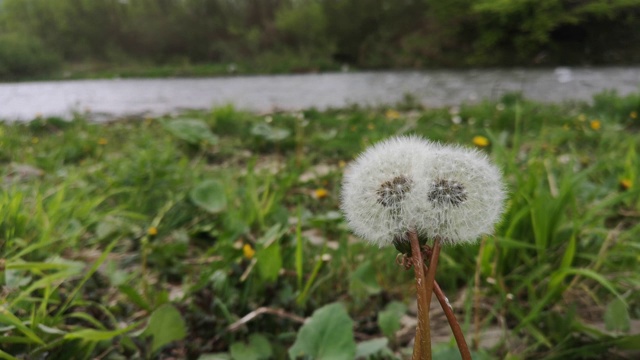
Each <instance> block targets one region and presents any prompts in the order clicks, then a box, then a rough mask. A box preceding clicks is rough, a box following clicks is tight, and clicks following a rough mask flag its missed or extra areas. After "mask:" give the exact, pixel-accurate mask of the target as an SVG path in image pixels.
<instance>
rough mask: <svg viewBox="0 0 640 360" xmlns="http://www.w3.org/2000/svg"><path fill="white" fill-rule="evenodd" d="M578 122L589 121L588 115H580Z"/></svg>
mask: <svg viewBox="0 0 640 360" xmlns="http://www.w3.org/2000/svg"><path fill="white" fill-rule="evenodd" d="M578 120H580V121H587V115H585V114H580V115H578Z"/></svg>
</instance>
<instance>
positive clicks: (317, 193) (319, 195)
mask: <svg viewBox="0 0 640 360" xmlns="http://www.w3.org/2000/svg"><path fill="white" fill-rule="evenodd" d="M313 196H314V197H315V198H316V199H324V198H326V197H327V196H329V192H328V191H327V189H324V188H319V189H316V190H314V191H313Z"/></svg>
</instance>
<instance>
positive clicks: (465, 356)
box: [424, 265, 471, 360]
mask: <svg viewBox="0 0 640 360" xmlns="http://www.w3.org/2000/svg"><path fill="white" fill-rule="evenodd" d="M424 268H425V271H429V268H428V267H427V265H424ZM433 293H434V294H436V298H437V299H438V302H439V303H440V306H442V311H444V314H445V316H446V317H447V320H448V321H449V326H451V331H452V332H453V337H454V338H455V339H456V344H458V349H459V350H460V356H462V360H471V352H470V351H469V346H468V345H467V341H466V340H465V339H464V334H463V333H462V329H461V328H460V323H458V319H456V315H455V314H454V313H453V309H452V308H451V305H450V304H449V301H448V300H447V297H446V295H445V294H444V292H443V291H442V289H441V288H440V285H438V282H437V281H434V282H433Z"/></svg>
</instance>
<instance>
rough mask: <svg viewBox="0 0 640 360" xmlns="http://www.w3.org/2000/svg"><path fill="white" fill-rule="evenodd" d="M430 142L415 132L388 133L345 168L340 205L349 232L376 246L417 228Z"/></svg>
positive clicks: (388, 243)
mask: <svg viewBox="0 0 640 360" xmlns="http://www.w3.org/2000/svg"><path fill="white" fill-rule="evenodd" d="M431 146H432V144H431V143H430V142H428V141H426V140H424V139H422V138H419V137H397V138H392V139H389V140H386V141H383V142H380V143H377V144H375V145H374V146H372V147H370V148H368V149H367V150H366V151H365V152H364V153H362V154H361V155H360V156H359V157H358V158H357V159H356V160H355V161H354V162H353V163H352V164H350V165H349V167H348V168H347V169H346V174H345V176H344V180H343V184H342V203H341V208H342V211H343V212H344V214H345V216H346V218H347V221H348V223H349V226H350V227H351V228H352V229H353V231H354V232H355V233H356V234H358V235H360V236H361V237H363V238H364V239H366V240H368V241H369V242H371V243H373V244H376V245H378V246H384V245H390V244H391V243H392V242H393V240H394V239H395V238H398V237H400V238H403V237H404V234H405V233H406V232H407V231H408V230H409V229H411V228H418V227H419V225H418V224H416V221H417V220H418V219H420V218H421V217H420V216H419V215H420V214H419V213H418V212H417V211H416V210H417V206H416V205H417V204H418V203H419V202H420V201H421V199H420V197H419V196H417V195H416V194H417V193H416V191H415V190H416V188H417V186H418V184H419V183H420V182H421V181H422V179H420V176H421V174H423V173H424V171H423V170H422V169H421V167H423V166H424V165H425V164H426V160H427V156H428V154H429V153H430V150H431Z"/></svg>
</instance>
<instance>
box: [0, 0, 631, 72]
mask: <svg viewBox="0 0 640 360" xmlns="http://www.w3.org/2000/svg"><path fill="white" fill-rule="evenodd" d="M639 12H640V1H639V0H624V1H615V2H612V1H607V0H586V1H568V0H544V1H539V0H523V1H505V0H481V1H472V0H455V1H452V0H433V1H425V0H405V1H393V0H376V1H372V0H340V1H337V0H268V1H267V0H262V1H258V0H236V1H228V0H166V1H150V0H129V1H120V0H92V1H89V0H57V1H55V2H52V1H48V0H4V1H3V2H1V3H0V44H1V45H2V46H0V49H3V50H2V51H0V79H8V78H33V77H37V76H54V77H87V76H89V77H92V76H197V75H212V74H236V73H261V72H270V73H272V72H278V73H281V72H289V73H290V72H309V71H320V70H337V69H339V68H340V67H342V65H343V64H348V65H351V66H355V67H358V68H424V67H433V66H446V67H451V66H496V65H502V66H505V65H506V66H510V65H555V64H559V65H569V64H577V65H582V64H620V63H633V62H637V61H638V60H639V59H640V53H639V52H638V50H637V48H636V47H634V46H631V45H632V44H635V43H637V42H638V41H639V40H640V37H639V36H640V35H638V33H637V31H635V29H636V28H637V27H638V26H639V25H640V24H639V20H638V16H637V15H638V13H639ZM17 39H20V41H17ZM60 57H62V60H63V61H64V65H65V66H64V74H60V72H59V71H58V72H56V71H54V70H56V68H57V69H59V65H60Z"/></svg>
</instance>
